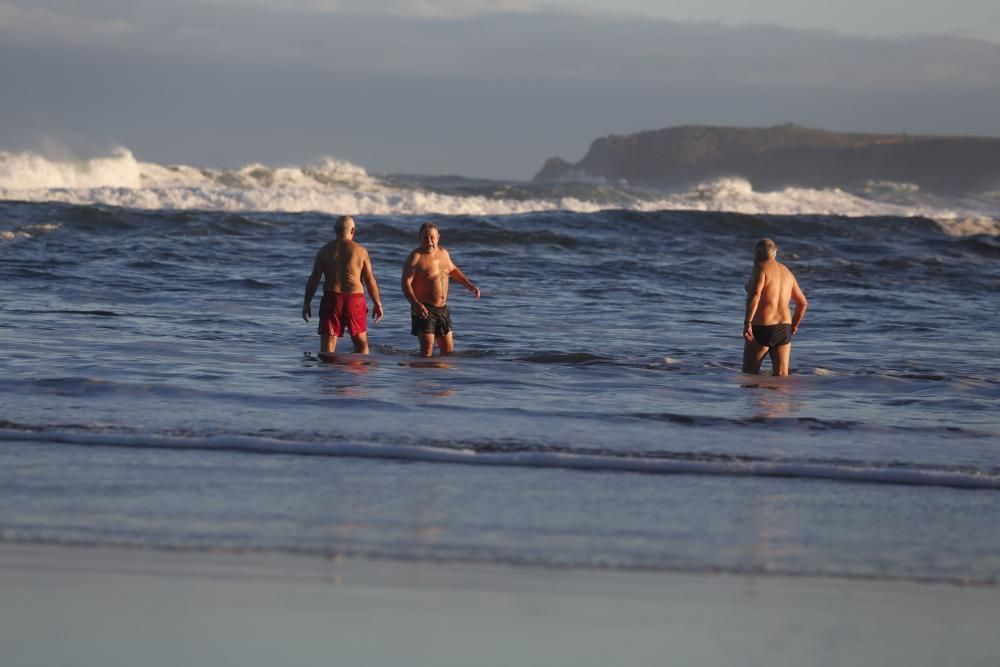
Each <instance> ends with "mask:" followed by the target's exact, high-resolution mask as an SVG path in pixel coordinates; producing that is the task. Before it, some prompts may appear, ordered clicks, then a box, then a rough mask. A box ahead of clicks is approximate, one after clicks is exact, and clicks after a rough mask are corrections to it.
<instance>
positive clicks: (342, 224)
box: [333, 215, 354, 237]
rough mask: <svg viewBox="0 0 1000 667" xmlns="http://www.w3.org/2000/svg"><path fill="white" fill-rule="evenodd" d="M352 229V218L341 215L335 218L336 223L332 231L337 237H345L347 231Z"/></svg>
mask: <svg viewBox="0 0 1000 667" xmlns="http://www.w3.org/2000/svg"><path fill="white" fill-rule="evenodd" d="M352 227H354V218H352V217H351V216H349V215H342V216H340V217H339V218H337V222H335V223H333V231H335V232H336V233H337V236H338V237H343V236H346V235H347V230H349V229H350V228H352Z"/></svg>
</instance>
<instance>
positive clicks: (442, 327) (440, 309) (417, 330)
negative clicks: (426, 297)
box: [410, 303, 451, 336]
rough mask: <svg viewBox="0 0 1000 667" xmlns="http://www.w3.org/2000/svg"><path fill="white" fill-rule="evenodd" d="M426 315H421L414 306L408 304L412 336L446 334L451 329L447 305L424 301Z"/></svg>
mask: <svg viewBox="0 0 1000 667" xmlns="http://www.w3.org/2000/svg"><path fill="white" fill-rule="evenodd" d="M424 307H425V308H427V317H421V316H420V312H419V311H418V310H417V309H416V307H415V306H410V322H411V325H410V333H411V334H413V335H414V336H419V335H421V334H434V335H435V336H446V335H448V333H449V332H450V331H451V313H450V312H448V305H447V304H445V305H443V306H432V305H430V304H429V303H425V304H424Z"/></svg>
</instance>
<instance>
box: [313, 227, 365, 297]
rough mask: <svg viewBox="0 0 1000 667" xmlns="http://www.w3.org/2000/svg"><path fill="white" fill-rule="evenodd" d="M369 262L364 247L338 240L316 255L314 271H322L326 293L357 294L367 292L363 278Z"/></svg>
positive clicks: (328, 244) (349, 241)
mask: <svg viewBox="0 0 1000 667" xmlns="http://www.w3.org/2000/svg"><path fill="white" fill-rule="evenodd" d="M367 262H368V251H367V250H365V248H364V246H362V245H361V244H360V243H355V242H354V241H351V240H347V239H337V240H335V241H330V242H329V243H327V244H326V245H325V246H323V247H322V248H320V250H319V252H318V253H316V263H315V266H314V268H313V271H314V272H315V271H316V270H319V271H322V273H323V275H324V276H325V278H326V281H325V283H324V285H323V290H324V291H325V292H339V293H340V294H357V293H359V292H364V291H365V288H364V283H362V277H363V276H364V271H365V264H366V263H367Z"/></svg>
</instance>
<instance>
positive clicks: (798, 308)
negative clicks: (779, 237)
mask: <svg viewBox="0 0 1000 667" xmlns="http://www.w3.org/2000/svg"><path fill="white" fill-rule="evenodd" d="M777 254H778V246H777V245H775V243H774V241H772V240H771V239H761V240H759V241H757V245H755V246H754V250H753V271H752V272H751V274H750V280H749V282H747V285H746V290H747V305H746V314H745V316H744V319H743V338H744V339H745V341H746V342H744V343H743V372H744V373H759V372H760V365H761V363H762V362H763V361H764V355H770V357H771V373H772V375H788V361H789V358H790V357H791V354H792V335H793V334H795V333H797V332H798V330H799V323H800V322H801V321H802V316H803V315H805V314H806V307H808V305H809V302H808V301H806V295H805V294H803V293H802V290H801V289H799V283H798V281H797V280H795V276H794V275H792V272H791V271H789V270H788V267H787V266H785V265H784V264H782V263H781V262H779V261H778V260H776V259H775V257H776V256H777ZM789 301H794V302H795V314H794V315H792V313H791V310H790V308H789V307H788V302H789Z"/></svg>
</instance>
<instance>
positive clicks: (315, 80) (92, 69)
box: [0, 0, 1000, 176]
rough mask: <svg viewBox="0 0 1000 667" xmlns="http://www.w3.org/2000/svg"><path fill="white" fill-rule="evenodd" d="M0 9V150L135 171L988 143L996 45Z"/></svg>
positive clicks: (458, 6) (259, 8)
mask: <svg viewBox="0 0 1000 667" xmlns="http://www.w3.org/2000/svg"><path fill="white" fill-rule="evenodd" d="M0 3H2V4H0V34H2V37H3V39H0V89H3V90H16V91H18V94H17V95H10V96H8V97H6V98H5V99H4V109H3V112H4V113H3V116H4V117H3V121H4V122H3V123H0V149H2V148H11V147H12V146H11V144H12V143H18V145H20V146H22V147H23V146H24V139H23V138H24V137H40V136H49V137H53V136H54V137H66V136H69V137H74V138H75V139H74V140H73V141H72V142H70V143H73V144H74V145H78V144H79V143H81V141H82V140H87V141H91V142H92V143H93V144H94V145H107V144H111V145H116V144H121V145H125V146H128V147H129V148H130V149H131V150H133V151H134V152H135V154H136V155H138V156H140V158H141V159H146V160H168V161H178V162H187V163H205V164H215V165H219V164H220V163H223V164H231V163H232V162H234V161H236V162H239V161H254V160H261V161H267V160H278V161H301V160H303V159H311V158H315V157H318V156H321V155H323V154H331V155H334V156H336V157H338V158H342V159H347V160H351V161H353V162H357V163H359V164H362V165H364V166H365V167H368V168H371V169H373V170H376V171H378V170H385V171H391V170H399V171H414V172H424V173H431V172H444V171H453V172H464V173H467V174H477V175H491V174H492V175H508V176H509V175H513V174H517V173H521V174H526V173H527V174H530V172H532V171H534V170H535V169H537V166H538V165H539V164H540V163H541V161H542V160H543V159H544V158H545V157H548V156H550V155H553V154H563V155H564V156H566V157H569V158H574V159H575V158H576V157H579V156H580V155H581V154H582V152H583V151H584V150H585V149H586V145H587V144H588V143H589V142H590V140H591V139H593V138H595V137H597V136H601V135H603V134H608V133H612V132H614V133H624V132H631V131H636V130H642V129H654V128H659V127H665V126H668V125H671V124H678V123H691V122H701V123H721V124H734V125H739V124H773V123H776V122H785V121H794V122H797V123H800V124H805V125H815V126H823V127H829V128H831V129H850V130H869V131H899V130H908V131H912V132H928V131H929V132H938V133H942V132H944V133H978V134H982V133H990V134H1000V118H998V117H996V114H994V113H992V109H995V108H998V107H1000V45H997V44H992V43H990V42H983V41H976V40H972V39H964V38H959V37H945V36H913V37H900V38H874V37H858V36H847V35H842V34H837V33H833V32H824V31H802V30H793V29H788V28H779V27H775V26H764V25H752V26H735V25H728V24H720V23H683V22H677V21H668V20H659V19H651V18H635V17H627V16H622V15H597V14H587V13H567V12H560V11H555V10H553V9H551V8H547V9H540V8H538V7H536V6H535V5H532V4H530V3H521V2H518V3H517V5H516V7H515V8H516V11H506V10H505V7H507V5H505V4H503V3H497V2H487V1H485V0H484V1H482V2H478V3H471V4H464V3H459V2H450V1H449V2H443V1H442V2H434V3H431V4H429V5H427V6H426V7H425V6H424V5H422V4H421V3H419V2H416V1H413V2H402V1H395V0H381V1H380V2H376V3H375V5H370V4H366V5H364V6H362V5H361V4H360V3H359V2H356V1H355V0H351V1H350V2H332V1H330V2H327V1H325V0H308V2H305V3H303V2H297V1H296V2H292V1H291V0H288V1H285V0H245V1H242V2H239V1H237V0H214V1H210V0H198V1H197V2H194V1H193V0H173V1H172V2H169V3H162V2H154V1H153V0H133V1H132V2H129V3H127V4H126V3H124V2H122V0H89V1H88V2H87V3H84V4H82V5H80V4H78V3H76V2H70V1H69V0H32V3H33V4H34V5H39V4H42V5H43V6H44V9H40V8H37V7H36V8H35V9H31V10H29V9H23V8H20V9H19V8H18V7H17V6H15V5H14V4H12V2H11V1H10V0H7V1H6V2H4V0H0ZM427 7H430V10H428V9H427ZM84 8H85V9H84ZM15 30H18V31H21V30H27V31H28V32H26V33H25V34H26V35H29V36H28V37H18V38H16V39H12V38H11V36H12V35H13V34H14V31H15ZM81 138H82V139H81ZM484 165H485V166H484Z"/></svg>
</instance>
